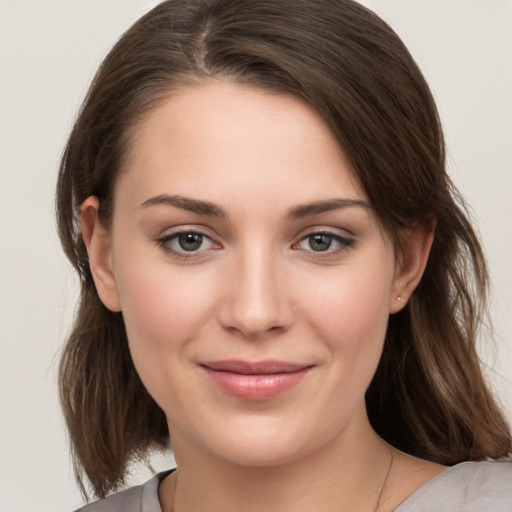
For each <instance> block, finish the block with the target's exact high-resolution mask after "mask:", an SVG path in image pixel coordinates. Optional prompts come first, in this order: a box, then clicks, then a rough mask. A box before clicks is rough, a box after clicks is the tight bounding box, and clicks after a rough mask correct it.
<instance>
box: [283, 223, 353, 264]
mask: <svg viewBox="0 0 512 512" xmlns="http://www.w3.org/2000/svg"><path fill="white" fill-rule="evenodd" d="M316 235H326V236H329V237H331V238H332V239H334V240H335V241H336V242H338V243H339V244H341V247H339V248H337V249H334V250H332V249H327V250H325V251H313V250H308V249H302V248H301V247H299V244H300V243H301V242H303V241H304V240H307V239H308V238H309V237H312V236H316ZM354 243H355V238H354V237H353V235H348V236H347V235H343V234H341V233H340V231H338V230H336V229H334V228H325V227H315V228H309V229H308V231H307V232H305V233H304V232H303V233H302V234H301V235H300V237H299V238H298V240H297V241H296V242H294V243H293V244H292V249H295V250H300V251H303V252H304V253H308V256H310V257H314V258H329V257H333V256H336V255H338V254H339V253H341V252H344V251H346V250H348V249H349V248H350V247H352V246H353V245H354Z"/></svg>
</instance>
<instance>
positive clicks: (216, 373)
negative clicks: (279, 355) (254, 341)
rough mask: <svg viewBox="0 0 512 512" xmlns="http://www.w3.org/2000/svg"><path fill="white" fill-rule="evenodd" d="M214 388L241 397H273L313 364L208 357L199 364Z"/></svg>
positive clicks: (300, 379)
mask: <svg viewBox="0 0 512 512" xmlns="http://www.w3.org/2000/svg"><path fill="white" fill-rule="evenodd" d="M200 367H201V368H202V369H203V370H204V372H205V373H206V374H207V375H208V377H209V378H210V380H211V381H212V382H213V383H214V384H215V385H216V387H217V388H218V389H220V390H221V391H223V392H224V393H226V394H228V395H231V396H234V397H236V398H240V399H243V400H253V401H262V400H270V399H272V398H275V397H277V396H279V395H281V394H283V393H285V392H286V391H288V390H290V389H291V388H293V387H295V386H296V385H297V384H299V383H300V382H301V381H302V380H303V379H304V378H305V377H306V375H307V374H308V373H309V372H310V370H311V369H312V368H313V365H304V364H296V363H289V362H283V361H259V362H249V361H241V360H225V361H208V362H204V363H201V364H200Z"/></svg>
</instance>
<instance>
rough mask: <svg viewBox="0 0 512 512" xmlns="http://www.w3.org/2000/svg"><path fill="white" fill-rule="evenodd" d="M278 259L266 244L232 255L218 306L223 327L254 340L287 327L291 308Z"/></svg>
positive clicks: (283, 273)
mask: <svg viewBox="0 0 512 512" xmlns="http://www.w3.org/2000/svg"><path fill="white" fill-rule="evenodd" d="M279 259H280V258H279V256H278V255H273V254H272V251H271V250H270V249H269V248H268V247H267V248H266V249H265V248H263V247H262V248H261V249H260V250H258V251H257V252H255V251H254V250H252V251H245V253H244V254H241V255H239V256H238V257H237V256H235V257H234V260H235V261H233V262H232V263H233V266H232V268H231V269H230V275H229V276H228V278H227V279H226V280H225V281H224V285H225V286H226V288H225V290H226V294H225V295H224V297H225V300H224V301H223V304H222V305H221V309H220V321H221V323H222V325H223V327H224V328H225V329H228V330H230V331H235V332H238V333H239V334H241V335H243V336H244V337H245V338H247V339H251V340H255V339H260V338H265V337H267V336H268V335H269V334H270V333H274V334H275V333H277V332H281V331H285V330H287V329H288V328H289V327H290V325H291V323H292V321H293V307H292V303H291V301H290V299H289V295H288V291H289V288H288V286H287V282H286V281H287V278H286V272H285V271H284V269H283V268H282V262H280V261H279Z"/></svg>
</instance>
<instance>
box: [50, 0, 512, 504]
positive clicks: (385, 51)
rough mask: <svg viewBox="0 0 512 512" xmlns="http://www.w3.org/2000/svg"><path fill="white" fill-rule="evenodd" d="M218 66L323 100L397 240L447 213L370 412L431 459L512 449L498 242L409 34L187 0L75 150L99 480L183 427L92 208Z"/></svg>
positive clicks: (116, 57)
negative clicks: (128, 309) (492, 371)
mask: <svg viewBox="0 0 512 512" xmlns="http://www.w3.org/2000/svg"><path fill="white" fill-rule="evenodd" d="M211 77H222V78H223V79H227V80H231V81H233V82H237V83H245V84H251V85H252V86H255V87H258V88H262V89H265V90H270V91H275V92H283V93H290V94H295V95H299V96H301V97H303V98H305V99H306V100H307V101H308V102H310V104H311V105H313V106H314V107H315V108H316V109H317V110H318V111H319V112H320V113H321V115H322V116H323V117H324V118H325V120H326V122H327V123H328V124H329V125H330V126H331V128H332V130H333V132H334V133H335V135H336V136H337V138H338V140H339V144H340V146H341V148H342V149H343V151H344V153H345V155H346V156H347V157H348V159H349V160H350V162H351V165H352V168H353V171H354V173H355V175H356V176H357V178H358V180H359V182H360V183H361V185H362V186H363V188H364V190H365V192H366V194H367V196H368V198H369V200H370V202H371V204H372V206H373V208H374V210H375V212H376V214H377V215H378V217H379V219H380V222H381V223H382V225H383V226H384V228H385V229H386V230H387V231H388V232H389V233H390V234H391V235H392V236H393V237H394V239H395V240H396V241H399V234H400V231H401V229H403V228H404V227H407V226H410V225H411V223H412V222H414V221H415V220H417V219H421V218H424V217H425V216H430V217H432V218H435V219H436V220H437V227H436V232H435V241H434V244H433V247H432V252H431V255H430V259H429V262H428V265H427V268H426V270H425V274H424V277H423V279H422V281H421V283H420V285H419V286H418V288H417V289H416V291H415V292H414V294H413V296H412V297H411V299H410V301H409V302H408V304H407V306H406V307H405V309H404V310H403V311H401V312H400V313H398V314H396V315H393V316H391V317H390V320H389V328H388V332H387V337H386V340H385V347H384V352H383V355H382V359H381V362H380V365H379V367H378V369H377V372H376V375H375V377H374V379H373V382H372V384H371V385H370V387H369V389H368V391H367V396H366V399H367V408H368V414H369V417H370V421H371V423H372V425H373V427H374V428H375V430H376V431H377V432H378V433H379V434H380V435H381V436H382V437H383V438H384V439H385V440H387V441H388V442H390V443H391V444H392V445H394V446H396V447H397V448H399V449H401V450H403V451H405V452H408V453H410V454H412V455H416V456H418V457H422V458H425V459H428V460H432V461H436V462H440V463H444V464H450V465H451V464H455V463H457V462H460V461H464V460H482V459H487V458H493V459H498V458H506V457H508V456H509V455H510V453H511V450H512V441H511V436H510V432H509V430H508V427H507V425H506V422H505V420H504V418H503V415H502V413H501V412H500V410H499V408H498V407H497V406H496V404H495V401H494V400H493V398H492V396H491V394H490V393H489V391H488V389H487V387H486V384H485V382H484V379H483V376H482V373H481V369H480V363H479V359H478V355H477V353H476V349H475V343H476V337H477V334H478V329H479V326H480V324H481V320H482V315H483V314H484V312H485V298H486V294H487V287H488V277H487V271H486V265H485V260H484V256H483V254H482V250H481V247H480V245H479V242H478V239H477V236H476V235H475V232H474V230H473V228H472V226H471V223H470V221H469V220H468V214H467V211H466V208H465V206H464V203H463V201H462V199H461V197H460V196H459V194H458V193H457V191H456V190H455V188H454V187H453V185H452V183H451V182H450V180H449V178H448V176H447V174H446V170H445V150H444V140H443V134H442V130H441V125H440V121H439V116H438V113H437V110H436V107H435V104H434V101H433V98H432V95H431V93H430V91H429V89H428V86H427V84H426V82H425V80H424V78H423V76H422V74H421V72H420V71H419V69H418V67H417V66H416V64H415V62H414V61H413V59H412V57H411V56H410V54H409V52H408V51H407V49H406V48H405V46H404V45H403V43H402V42H401V40H400V39H399V38H398V36H397V35H396V34H395V33H394V32H393V30H392V29H391V28H390V27H389V26H388V25H386V24H385V23H384V22H383V21H382V20H380V19H379V18H378V17H377V16H376V15H375V14H373V13H372V12H371V11H369V10H367V9H366V8H364V7H362V6H361V5H359V4H358V3H356V2H354V1H351V0H258V1H254V0H187V1H186V2H183V1H182V0H170V1H167V2H163V3H162V4H160V5H159V6H157V7H156V8H155V9H153V10H152V11H150V12H149V13H148V14H146V15H145V16H144V17H142V18H141V19H140V20H139V21H137V22H136V23H135V24H134V25H133V26H132V27H131V28H130V29H129V30H128V31H127V32H126V33H125V34H124V35H123V36H122V38H121V39H120V41H119V42H118V43H117V44H116V45H115V46H114V48H113V49H112V50H111V52H110V53H109V55H108V56H107V57H106V59H105V61H104V62H103V64H102V65H101V67H100V69H99V71H98V73H97V75H96V77H95V78H94V81H93V83H92V85H91V88H90V90H89V93H88V95H87V97H86V99H85V102H84V104H83V106H82V109H81V111H80V114H79V116H78V118H77V120H76V122H75V125H74V127H73V130H72V133H71V135H70V138H69V141H68V144H67V146H66V149H65V152H64V155H63V158H62V164H61V167H60V173H59V179H58V188H57V216H58V226H59V232H60V236H61V240H62V244H63V247H64V250H65V252H66V254H67V256H68V258H69V259H70V261H71V263H72V264H73V266H74V267H75V269H76V270H77V271H78V273H79V276H80V280H81V297H80V303H79V308H78V311H77V315H76V319H75V324H74V328H73V330H72V332H71V334H70V335H69V338H68V340H67V344H66V346H65V348H64V351H63V354H62V359H61V363H60V396H61V401H62V406H63V409H64V414H65V418H66V421H67V425H68V429H69V433H70V438H71V444H72V449H73V455H74V460H75V469H76V474H77V477H78V481H79V483H80V485H81V488H82V490H84V492H85V488H84V480H83V476H84V474H85V475H86V476H87V478H88V479H89V481H90V483H91V485H92V488H93V490H94V492H95V494H96V495H97V496H99V497H103V496H105V495H106V494H107V493H108V492H110V491H112V490H114V489H115V488H117V487H118V486H120V485H121V484H122V483H123V481H124V477H125V474H126V471H127V465H128V463H129V462H130V461H131V460H133V459H136V458H141V459H143V458H144V457H145V456H146V455H147V454H148V453H149V452H150V451H151V450H152V449H159V448H166V447H168V443H169V439H168V431H167V425H166V421H165V416H164V413H163V412H162V410H161V409H160V408H159V407H158V406H157V405H156V403H155V402H154V401H153V399H152V398H151V397H150V396H149V394H148V393H147V392H146V390H145V389H144V387H143V385H142V383H141V381H140V379H139V377H138V375H137V373H136V371H135V368H134V366H133V364H132V361H131V358H130V354H129V350H128V345H127V340H126V332H125V329H124V324H123V319H122V314H121V313H113V312H111V311H109V310H108V309H106V308H105V307H104V306H103V304H102V303H101V301H100V299H99V297H98V295H97V293H96V290H95V287H94V283H93V280H92V276H91V271H90V268H89V263H88V258H87V253H86V250H85V246H84V243H83V240H82V237H81V230H80V225H79V223H78V210H79V207H80V205H81V204H82V202H83V201H84V200H85V199H86V198H87V197H89V196H91V195H95V196H97V197H98V198H99V200H100V205H101V208H100V217H101V219H102V221H103V222H104V223H105V224H107V225H108V222H109V219H110V216H111V213H112V189H113V185H114V183H115V180H116V176H117V173H118V172H120V171H121V170H122V167H123V158H124V157H125V156H126V155H127V153H128V152H129V150H130V143H131V134H132V133H133V131H134V130H135V128H136V126H137V125H138V123H140V121H141V118H142V117H143V116H144V115H146V114H147V113H149V112H150V111H152V109H154V108H156V107H157V106H158V105H159V104H160V102H161V101H162V100H163V99H165V98H166V97H168V96H169V94H170V91H172V90H176V89H179V88H183V87H187V86H191V84H193V83H197V82H201V81H202V80H206V79H208V78H211ZM312 179H314V178H313V177H312ZM397 243H398V242H397Z"/></svg>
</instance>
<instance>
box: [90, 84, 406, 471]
mask: <svg viewBox="0 0 512 512" xmlns="http://www.w3.org/2000/svg"><path fill="white" fill-rule="evenodd" d="M114 199H115V201H114V204H115V210H114V216H113V222H112V225H111V229H110V231H109V233H108V234H107V235H105V234H101V228H100V227H99V226H98V225H97V226H96V228H95V234H94V235H93V240H94V237H96V239H97V242H96V246H97V247H102V249H101V250H98V254H100V256H98V258H97V259H98V261H99V262H100V263H97V264H94V268H93V271H94V273H95V279H96V283H97V285H98V289H99V292H100V295H101V297H102V299H103V301H104V302H105V304H106V305H107V306H108V307H109V308H111V309H114V310H119V309H120V310H122V312H123V317H124V320H125V322H126V329H127V333H128V339H129V345H130V350H131V353H132V357H133V361H134V363H135V366H136V368H137V371H138V373H139V375H140V377H141V379H142V381H143V382H144V385H145V386H146V388H147V389H148V391H149V393H150V394H151V395H152V396H153V397H154V399H155V400H156V401H157V403H158V404H159V405H160V407H161V408H162V409H163V410H164V411H165V414H166V416H167V419H168V423H169V427H170V431H171V438H172V441H173V443H174V445H175V448H176V449H177V450H178V449H179V446H185V445H188V446H189V447H194V448H195V449H197V450H202V451H204V452H208V453H209V454H210V455H215V456H218V457H222V458H224V459H227V460H230V461H233V462H236V463H240V464H249V465H265V464H278V463H280V462H285V461H292V460H296V459H297V458H300V457H303V456H305V455H307V454H308V453H311V452H313V451H314V450H315V449H318V448H320V447H322V446H325V445H327V444H328V443H330V442H331V441H334V440H336V439H337V438H339V437H340V436H342V435H344V433H349V432H352V433H354V434H355V435H357V432H358V431H359V430H360V429H361V426H362V425H366V424H367V420H366V414H365V407H364V394H365V390H366V389H367V387H368V385H369V383H370V381H371V379H372V376H373V374H374V371H375V369H376V367H377V364H378V361H379V357H380V354H381V350H382V345H383V340H384V336H385V331H386V325H387V320H388V315H389V313H390V312H394V311H396V310H397V309H398V308H399V307H400V304H399V302H398V303H397V299H396V297H397V295H399V294H400V279H401V276H400V274H399V271H398V269H397V265H396V259H395V254H394V250H393V246H392V243H391V242H390V240H389V239H388V237H387V235H386V234H385V233H384V232H383V230H382V229H381V228H380V227H379V224H378V222H377V220H376V218H375V216H374V214H373V212H372V210H371V209H370V207H369V204H368V199H367V197H366V196H365V194H364V193H363V192H362V190H361V188H360V187H359V186H358V183H357V182H356V181H355V179H354V178H353V176H352V174H351V171H350V168H349V166H348V164H347V161H346V160H345V158H344V156H343V153H342V152H341V151H340V149H339V147H338V145H337V143H336V141H335V139H334V137H333V135H332V133H331V132H330V130H329V129H328V128H327V126H326V124H325V122H324V121H323V120H322V118H321V117H320V116H319V115H318V114H317V113H316V112H315V111H314V110H313V109H312V108H311V107H310V106H308V105H307V104H306V103H305V102H303V101H301V100H299V99H297V98H295V97H292V96H287V95H276V94H271V93H268V92H262V91H258V90H255V89H251V88H248V87H245V86H240V85H233V84H228V83H222V82H220V81H212V82H208V83H206V84H203V85H200V86H197V87H195V88H189V89H187V90H184V91H181V92H179V93H177V94H175V95H174V96H172V97H171V98H170V99H168V100H167V101H166V102H165V104H163V105H162V106H161V107H159V108H158V109H156V110H155V111H154V112H153V113H152V114H151V115H149V117H147V118H146V119H145V120H144V122H143V124H142V125H141V126H140V128H139V129H138V132H137V136H136V139H135V145H134V148H133V153H132V154H131V157H130V159H129V162H128V164H127V166H126V169H125V172H124V173H123V174H121V176H120V178H119V181H118V183H117V185H116V189H115V198H114ZM88 204H89V203H86V205H85V208H84V209H85V210H87V205H88ZM90 204H93V203H90ZM102 258H103V259H102ZM93 260H94V258H93ZM101 262H103V263H101ZM102 265H103V267H102ZM96 267H98V268H96ZM109 273H111V277H109Z"/></svg>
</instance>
